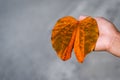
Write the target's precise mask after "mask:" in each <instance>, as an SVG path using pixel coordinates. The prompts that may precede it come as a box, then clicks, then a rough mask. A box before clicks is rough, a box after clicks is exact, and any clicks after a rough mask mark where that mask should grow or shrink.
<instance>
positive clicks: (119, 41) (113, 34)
mask: <svg viewBox="0 0 120 80" xmlns="http://www.w3.org/2000/svg"><path fill="white" fill-rule="evenodd" d="M86 17H87V16H80V17H79V20H83V19H84V18H86ZM95 19H96V21H97V24H98V29H99V37H98V40H97V42H96V46H95V49H94V50H95V51H107V52H109V53H111V54H113V55H115V56H117V57H120V32H119V31H118V30H117V29H116V27H115V25H114V24H113V23H112V22H110V21H108V20H107V19H105V18H103V17H95Z"/></svg>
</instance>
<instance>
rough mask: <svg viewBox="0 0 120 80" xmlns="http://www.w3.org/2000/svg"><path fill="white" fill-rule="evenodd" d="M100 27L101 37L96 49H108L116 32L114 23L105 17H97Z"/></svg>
mask: <svg viewBox="0 0 120 80" xmlns="http://www.w3.org/2000/svg"><path fill="white" fill-rule="evenodd" d="M95 19H96V21H97V23H98V28H99V38H98V40H97V43H96V47H95V50H108V49H109V45H110V43H111V40H112V39H113V36H114V34H115V32H116V29H115V27H114V25H113V24H112V23H110V22H109V21H108V20H106V19H104V18H100V17H98V18H95Z"/></svg>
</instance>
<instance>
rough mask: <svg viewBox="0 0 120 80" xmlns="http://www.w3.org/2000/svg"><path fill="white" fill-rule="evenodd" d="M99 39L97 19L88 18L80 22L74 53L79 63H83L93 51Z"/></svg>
mask: <svg viewBox="0 0 120 80" xmlns="http://www.w3.org/2000/svg"><path fill="white" fill-rule="evenodd" d="M97 39H98V27H97V22H96V21H95V19H93V18H91V17H87V18H85V19H84V20H82V21H80V22H79V24H78V26H77V32H76V39H75V43H74V52H75V55H76V58H77V60H78V61H79V62H83V60H84V57H85V56H86V55H87V54H88V53H90V52H91V51H93V49H94V48H95V44H96V41H97Z"/></svg>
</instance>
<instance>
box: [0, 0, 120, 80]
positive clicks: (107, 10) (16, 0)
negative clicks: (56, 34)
mask: <svg viewBox="0 0 120 80" xmlns="http://www.w3.org/2000/svg"><path fill="white" fill-rule="evenodd" d="M65 15H72V16H74V17H76V18H78V17H79V16H80V15H90V16H93V17H95V16H102V17H105V18H107V19H109V20H110V21H112V22H113V23H114V24H115V25H116V26H117V28H118V29H119V30H120V0H0V80H120V59H119V58H117V57H115V56H113V55H111V54H109V53H107V52H92V53H91V54H90V55H88V56H87V57H86V59H85V62H84V63H83V64H80V63H78V62H77V60H76V58H75V56H74V54H73V56H72V58H71V59H70V60H68V61H66V62H63V61H61V60H60V59H58V57H57V56H56V53H55V51H54V50H53V48H52V46H51V43H50V36H51V29H52V28H53V26H54V24H55V22H56V20H58V19H59V18H60V17H63V16H65Z"/></svg>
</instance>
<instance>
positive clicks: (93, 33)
mask: <svg viewBox="0 0 120 80" xmlns="http://www.w3.org/2000/svg"><path fill="white" fill-rule="evenodd" d="M97 38H98V27H97V22H96V21H95V19H93V18H91V17H87V18H85V19H84V20H82V21H77V20H76V19H75V18H73V17H71V16H66V17H63V18H61V19H59V20H58V21H57V23H56V24H55V26H54V28H53V30H52V36H51V42H52V46H53V48H54V49H55V51H56V52H57V55H58V56H59V57H60V58H61V59H62V60H64V61H65V60H68V59H69V58H70V57H71V52H72V49H73V47H74V52H75V55H76V58H77V60H78V62H83V60H84V57H85V56H86V55H87V54H88V53H90V52H91V51H93V49H94V47H95V44H96V41H97Z"/></svg>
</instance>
